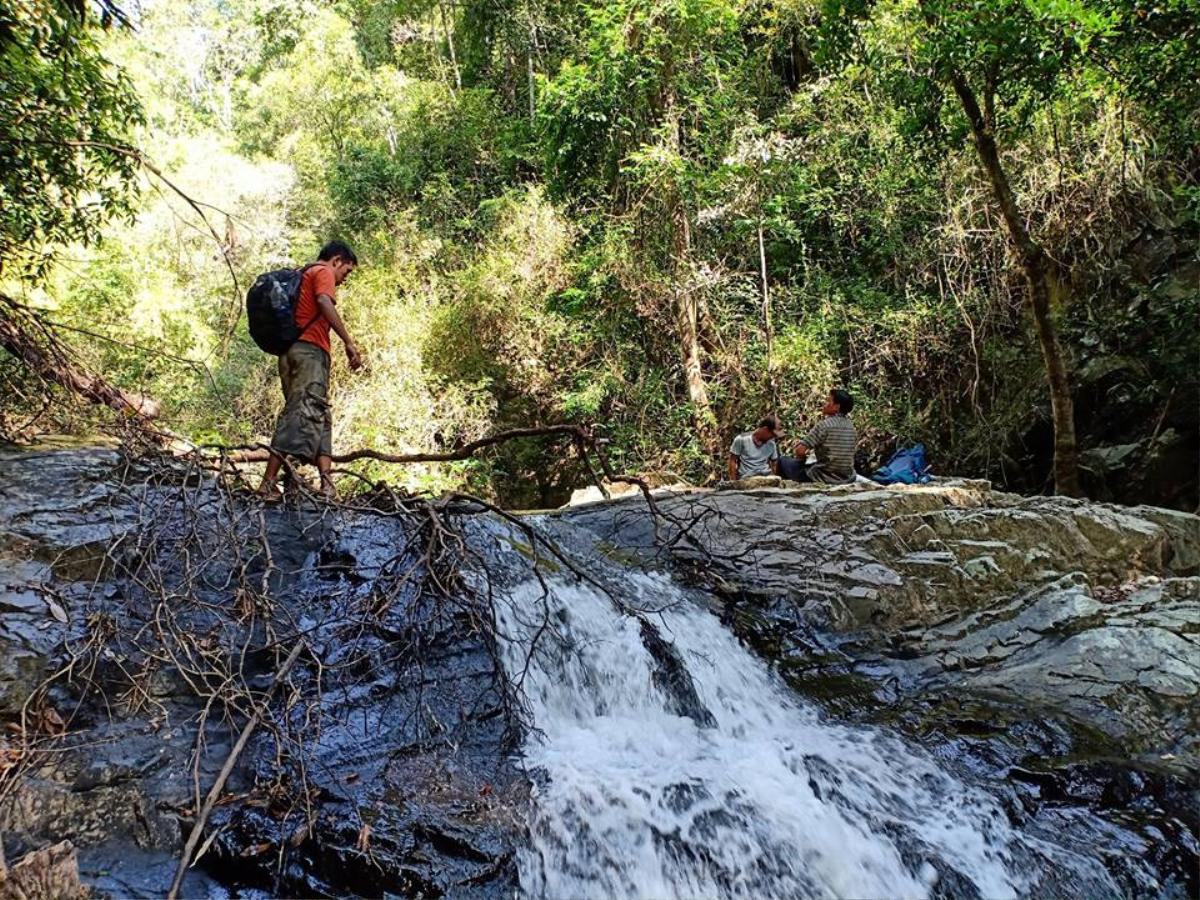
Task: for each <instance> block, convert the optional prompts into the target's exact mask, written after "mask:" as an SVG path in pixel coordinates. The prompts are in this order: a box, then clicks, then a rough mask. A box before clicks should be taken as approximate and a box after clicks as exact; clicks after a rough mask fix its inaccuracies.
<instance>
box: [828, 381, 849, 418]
mask: <svg viewBox="0 0 1200 900" xmlns="http://www.w3.org/2000/svg"><path fill="white" fill-rule="evenodd" d="M829 396H830V397H832V398H833V402H834V403H836V404H837V405H838V412H840V413H841V414H842V415H843V416H844V415H846V414H847V413H849V412H850V410H852V409H854V398H853V397H851V396H850V394H849V393H847V392H846V391H843V390H842V389H841V388H834V389H833V390H832V391H830V392H829Z"/></svg>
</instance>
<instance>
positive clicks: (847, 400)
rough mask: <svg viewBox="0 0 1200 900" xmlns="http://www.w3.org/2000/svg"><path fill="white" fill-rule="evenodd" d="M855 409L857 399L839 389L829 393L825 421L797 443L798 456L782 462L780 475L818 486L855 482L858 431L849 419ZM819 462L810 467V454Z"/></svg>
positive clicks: (824, 413)
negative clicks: (849, 414)
mask: <svg viewBox="0 0 1200 900" xmlns="http://www.w3.org/2000/svg"><path fill="white" fill-rule="evenodd" d="M852 409H854V398H853V397H851V396H850V395H849V394H848V393H846V392H845V391H843V390H841V389H840V388H838V389H837V390H833V391H830V392H829V396H828V397H827V398H826V399H825V405H824V406H822V407H821V412H822V414H823V415H824V418H823V419H821V421H820V422H818V423H817V424H816V425H814V426H813V427H812V430H810V431H809V432H808V434H806V435H805V436H804V438H803V439H802V440H800V441H798V442H797V443H796V446H795V447H794V448H793V450H792V452H793V453H795V454H796V455H795V457H794V458H793V457H790V456H784V457H781V458H780V460H779V474H780V475H782V476H783V477H784V478H788V479H791V480H792V481H811V482H815V483H817V484H849V483H850V482H852V481H853V480H854V448H855V447H856V446H857V445H858V432H857V431H856V430H855V428H854V425H853V423H852V422H851V421H850V420H849V419H848V418H846V415H847V413H849V412H850V410H852ZM810 453H814V454H815V455H816V457H817V461H816V462H815V463H813V464H811V465H806V462H807V460H808V455H809V454H810Z"/></svg>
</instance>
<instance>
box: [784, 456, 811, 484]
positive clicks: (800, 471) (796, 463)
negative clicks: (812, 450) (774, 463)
mask: <svg viewBox="0 0 1200 900" xmlns="http://www.w3.org/2000/svg"><path fill="white" fill-rule="evenodd" d="M810 468H811V467H810V466H808V465H806V464H805V462H804V460H802V459H796V458H795V457H794V456H781V457H779V477H780V478H786V479H788V480H789V481H799V482H807V481H812V476H811V475H810V474H809V471H808V470H809V469H810Z"/></svg>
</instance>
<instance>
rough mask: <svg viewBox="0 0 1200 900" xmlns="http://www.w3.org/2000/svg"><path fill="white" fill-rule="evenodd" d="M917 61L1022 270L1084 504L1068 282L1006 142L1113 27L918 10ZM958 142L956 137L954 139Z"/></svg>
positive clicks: (977, 6)
mask: <svg viewBox="0 0 1200 900" xmlns="http://www.w3.org/2000/svg"><path fill="white" fill-rule="evenodd" d="M916 12H918V14H919V19H920V23H921V25H920V26H918V28H917V32H916V35H917V45H916V58H917V59H918V60H919V61H920V63H922V64H923V66H922V68H924V70H925V71H926V72H928V73H929V75H930V76H931V78H932V79H933V80H934V81H936V82H938V83H940V84H942V85H944V86H946V87H947V88H949V89H950V91H952V93H953V97H954V98H955V99H956V100H957V103H958V105H959V107H960V108H961V110H962V113H963V115H964V116H965V119H966V123H967V127H968V130H969V133H970V136H971V140H972V142H973V144H974V146H975V151H976V154H977V156H978V159H979V162H980V165H981V167H982V168H983V171H984V174H985V176H986V178H987V181H988V185H989V186H990V188H991V192H992V197H993V199H994V201H995V203H996V205H997V206H998V207H999V210H1000V214H1001V216H1002V218H1003V220H1004V224H1005V227H1006V229H1007V231H1008V235H1009V238H1010V240H1011V241H1012V244H1013V246H1014V248H1015V250H1016V255H1017V258H1018V260H1019V261H1020V265H1021V269H1022V271H1023V273H1024V276H1025V280H1026V283H1027V286H1028V292H1029V305H1030V309H1031V311H1032V314H1033V321H1034V327H1035V330H1036V332H1037V338H1038V344H1039V346H1040V347H1041V353H1042V360H1043V362H1044V364H1045V368H1046V379H1047V382H1048V385H1049V393H1050V408H1051V416H1052V418H1053V423H1054V464H1053V471H1054V489H1055V491H1056V492H1057V493H1059V494H1066V495H1068V496H1081V495H1082V493H1083V492H1082V489H1081V487H1080V483H1079V451H1078V445H1077V442H1076V438H1075V409H1074V403H1073V401H1072V397H1071V381H1070V376H1069V373H1068V364H1067V360H1066V357H1065V354H1064V353H1063V348H1062V344H1061V342H1060V340H1059V335H1058V329H1057V327H1056V325H1055V316H1056V311H1057V310H1058V309H1061V308H1062V307H1063V306H1064V305H1066V304H1067V303H1069V302H1070V287H1069V279H1068V278H1067V277H1066V274H1067V273H1064V272H1062V271H1060V268H1059V265H1058V264H1057V263H1056V262H1055V259H1054V256H1053V255H1052V254H1051V253H1049V252H1047V249H1046V248H1045V247H1044V246H1043V245H1042V243H1041V242H1040V241H1039V240H1038V239H1037V238H1036V237H1035V234H1034V230H1033V228H1032V227H1031V224H1030V220H1029V216H1028V214H1027V213H1026V212H1025V211H1024V210H1022V208H1021V204H1020V202H1019V200H1018V198H1017V196H1016V192H1015V191H1014V189H1013V185H1012V179H1011V178H1010V176H1009V173H1008V171H1007V169H1006V167H1005V163H1004V159H1003V154H1002V150H1001V146H1000V143H999V141H1000V136H1001V135H1002V133H1004V132H1005V130H1009V131H1019V130H1020V129H1022V128H1024V127H1025V126H1026V125H1027V124H1028V119H1029V116H1030V115H1031V114H1032V113H1033V112H1034V111H1035V110H1036V109H1038V108H1039V106H1040V105H1041V104H1044V103H1046V102H1047V101H1049V100H1050V99H1051V98H1052V97H1054V96H1055V95H1057V94H1058V93H1060V92H1061V91H1063V90H1064V89H1066V87H1067V85H1068V83H1069V80H1070V79H1071V77H1072V76H1073V74H1074V72H1075V71H1076V70H1077V69H1078V68H1079V67H1081V66H1082V65H1084V64H1085V57H1084V51H1086V49H1087V45H1088V43H1089V42H1090V40H1092V39H1093V38H1094V37H1095V36H1097V35H1099V34H1104V33H1107V32H1108V31H1109V30H1110V29H1111V27H1112V22H1111V20H1110V18H1109V17H1108V16H1107V15H1106V14H1105V13H1103V12H1100V11H1097V10H1096V9H1094V8H1092V7H1090V6H1088V5H1086V4H1084V3H1079V2H1073V0H1065V2H1057V0H969V2H965V3H964V2H959V0H918V2H917V8H916ZM953 133H954V132H947V134H948V135H952V134H953Z"/></svg>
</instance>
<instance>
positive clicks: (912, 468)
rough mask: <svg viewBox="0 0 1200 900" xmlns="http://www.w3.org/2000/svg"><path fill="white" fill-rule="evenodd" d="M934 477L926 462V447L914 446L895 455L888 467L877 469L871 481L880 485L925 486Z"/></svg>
mask: <svg viewBox="0 0 1200 900" xmlns="http://www.w3.org/2000/svg"><path fill="white" fill-rule="evenodd" d="M932 477H933V476H931V475H930V474H929V463H928V462H926V461H925V445H924V444H913V445H912V446H911V447H905V448H904V449H902V450H897V451H896V452H895V453H893V454H892V458H891V459H889V460H888V461H887V465H885V466H882V467H880V468H879V469H877V470H876V471H875V474H874V475H872V476H871V480H872V481H874V482H877V483H879V484H925V483H926V482H927V481H929V480H930V479H931V478H932Z"/></svg>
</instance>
